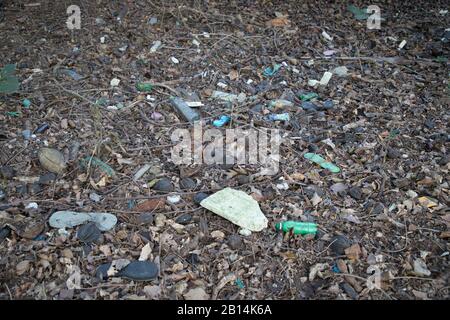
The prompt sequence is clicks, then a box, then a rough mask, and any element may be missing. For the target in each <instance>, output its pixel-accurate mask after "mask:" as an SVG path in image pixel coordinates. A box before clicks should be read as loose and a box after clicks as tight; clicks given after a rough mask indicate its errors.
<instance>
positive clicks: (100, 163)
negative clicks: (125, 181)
mask: <svg viewBox="0 0 450 320" xmlns="http://www.w3.org/2000/svg"><path fill="white" fill-rule="evenodd" d="M89 163H90V165H91V166H92V167H96V168H99V169H100V170H101V171H103V172H104V173H105V174H106V175H108V176H109V177H113V176H115V175H116V173H115V172H114V170H113V168H111V167H110V166H109V165H107V164H106V163H104V162H103V161H102V160H100V159H99V158H97V157H86V158H84V159H82V160H81V161H80V165H81V167H83V168H87V167H88V165H89Z"/></svg>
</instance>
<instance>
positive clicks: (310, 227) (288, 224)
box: [275, 221, 317, 235]
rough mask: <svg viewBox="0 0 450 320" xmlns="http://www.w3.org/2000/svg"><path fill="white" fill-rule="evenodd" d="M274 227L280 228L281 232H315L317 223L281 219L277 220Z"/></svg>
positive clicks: (302, 233)
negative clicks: (281, 220)
mask: <svg viewBox="0 0 450 320" xmlns="http://www.w3.org/2000/svg"><path fill="white" fill-rule="evenodd" d="M275 229H277V230H282V231H283V232H290V231H291V230H292V232H293V233H294V234H301V235H305V234H314V235H315V234H316V233H317V224H315V223H312V222H298V221H283V222H278V223H277V224H276V225H275Z"/></svg>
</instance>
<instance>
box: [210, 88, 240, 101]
mask: <svg viewBox="0 0 450 320" xmlns="http://www.w3.org/2000/svg"><path fill="white" fill-rule="evenodd" d="M211 98H213V99H219V100H222V101H225V102H231V103H234V102H239V103H242V102H244V101H245V99H246V96H245V93H243V92H242V93H240V94H239V95H235V94H232V93H228V92H223V91H216V90H215V91H213V93H212V94H211Z"/></svg>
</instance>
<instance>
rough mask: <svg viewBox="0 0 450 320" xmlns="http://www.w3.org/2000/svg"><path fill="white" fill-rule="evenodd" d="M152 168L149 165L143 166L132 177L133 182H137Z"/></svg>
mask: <svg viewBox="0 0 450 320" xmlns="http://www.w3.org/2000/svg"><path fill="white" fill-rule="evenodd" d="M151 167H152V166H151V165H150V164H148V163H147V164H146V165H144V166H143V167H142V168H140V169H139V170H138V171H137V172H136V173H135V174H134V176H133V181H138V180H139V179H140V178H141V177H142V176H143V175H144V174H145V173H146V172H147V171H148V170H149V169H150V168H151Z"/></svg>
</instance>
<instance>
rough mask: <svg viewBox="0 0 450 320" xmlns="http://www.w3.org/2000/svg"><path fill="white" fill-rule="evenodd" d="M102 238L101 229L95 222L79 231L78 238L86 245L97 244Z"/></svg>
mask: <svg viewBox="0 0 450 320" xmlns="http://www.w3.org/2000/svg"><path fill="white" fill-rule="evenodd" d="M100 236H101V232H100V229H99V228H97V225H96V224H95V222H89V223H88V224H85V225H83V226H81V227H80V229H78V231H77V238H78V239H79V240H80V241H81V242H84V243H92V242H95V241H97V240H98V239H99V238H100Z"/></svg>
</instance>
